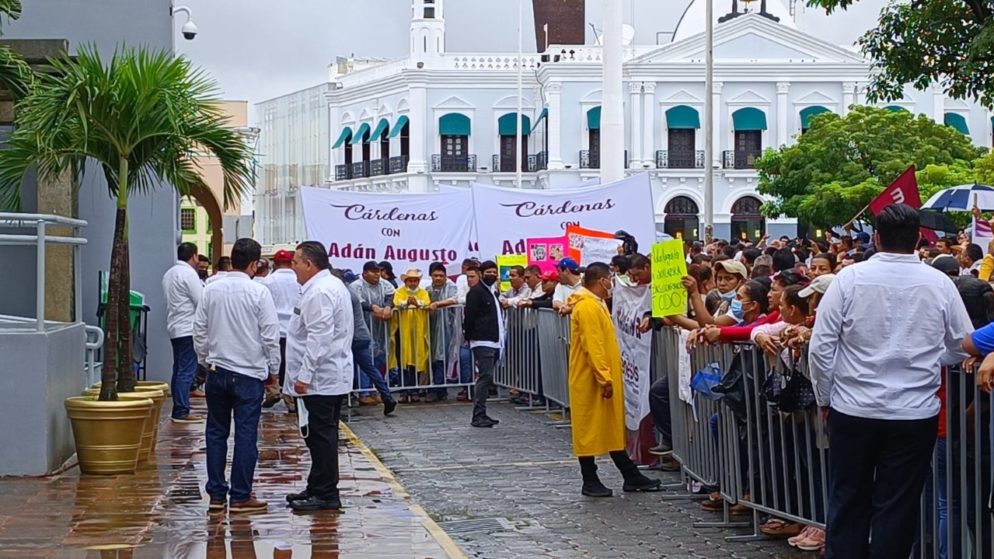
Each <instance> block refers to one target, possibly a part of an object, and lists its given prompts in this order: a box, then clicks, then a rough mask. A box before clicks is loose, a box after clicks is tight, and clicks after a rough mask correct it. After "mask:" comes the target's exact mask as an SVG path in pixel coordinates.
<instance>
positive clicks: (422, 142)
mask: <svg viewBox="0 0 994 559" xmlns="http://www.w3.org/2000/svg"><path fill="white" fill-rule="evenodd" d="M409 118H410V122H411V129H410V144H411V159H410V161H409V162H408V163H407V172H408V173H409V175H410V176H409V177H408V180H407V188H408V191H409V192H428V183H429V181H428V155H427V151H426V150H427V148H428V144H427V138H428V126H429V123H428V95H427V91H426V89H425V85H424V84H417V85H414V84H412V85H411V115H410V117H409Z"/></svg>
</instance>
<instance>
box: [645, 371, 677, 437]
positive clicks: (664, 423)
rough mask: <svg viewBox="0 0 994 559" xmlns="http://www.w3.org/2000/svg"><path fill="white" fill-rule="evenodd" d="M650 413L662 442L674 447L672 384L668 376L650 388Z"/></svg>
mask: <svg viewBox="0 0 994 559" xmlns="http://www.w3.org/2000/svg"><path fill="white" fill-rule="evenodd" d="M649 413H651V414H652V423H653V425H655V427H656V431H658V432H659V437H660V442H661V443H663V444H664V445H666V446H669V447H672V446H673V422H672V419H671V418H670V383H669V379H668V378H666V375H663V377H662V378H660V379H659V380H657V381H656V382H654V383H652V386H650V387H649Z"/></svg>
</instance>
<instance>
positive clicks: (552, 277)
mask: <svg viewBox="0 0 994 559" xmlns="http://www.w3.org/2000/svg"><path fill="white" fill-rule="evenodd" d="M542 281H559V272H555V271H553V270H549V271H548V272H545V273H544V274H542Z"/></svg>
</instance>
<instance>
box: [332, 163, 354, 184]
mask: <svg viewBox="0 0 994 559" xmlns="http://www.w3.org/2000/svg"><path fill="white" fill-rule="evenodd" d="M351 178H352V167H351V166H350V165H335V180H336V181H347V180H349V179H351Z"/></svg>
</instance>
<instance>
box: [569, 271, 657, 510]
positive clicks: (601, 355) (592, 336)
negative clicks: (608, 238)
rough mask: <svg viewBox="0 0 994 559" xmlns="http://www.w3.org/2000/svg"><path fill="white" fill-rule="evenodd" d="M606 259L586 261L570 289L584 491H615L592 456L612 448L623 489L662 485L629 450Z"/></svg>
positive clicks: (573, 403)
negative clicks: (580, 276)
mask: <svg viewBox="0 0 994 559" xmlns="http://www.w3.org/2000/svg"><path fill="white" fill-rule="evenodd" d="M611 285H612V284H611V270H610V268H608V266H607V264H604V263H601V262H594V263H593V264H590V265H589V266H587V271H586V274H585V275H584V278H583V287H582V288H581V289H579V290H577V291H576V293H574V294H572V295H571V296H570V298H569V300H568V303H567V304H569V305H570V306H571V307H572V308H573V314H572V318H571V319H570V326H571V327H572V332H571V337H570V341H571V344H570V352H569V399H570V411H571V414H570V416H571V417H570V422H571V424H572V431H573V454H575V455H576V456H577V458H579V460H580V473H581V474H582V475H583V490H582V493H583V494H584V495H587V496H588V497H610V496H611V495H612V494H613V493H612V492H611V490H610V489H608V488H607V487H604V484H603V483H601V480H600V478H599V477H597V464H596V463H595V462H594V458H595V457H596V456H598V455H601V454H610V455H611V459H612V460H613V461H614V465H615V466H617V467H618V470H620V471H621V474H622V476H624V478H625V483H624V486H623V489H624V490H625V491H659V490H660V489H661V487H660V482H659V480H658V479H650V478H648V477H646V476H644V475H642V473H641V472H639V470H638V466H636V465H635V463H634V462H632V459H631V458H629V456H628V453H627V452H625V408H624V397H623V388H622V386H623V381H622V377H621V350H620V349H619V348H618V339H617V337H616V335H615V332H614V323H613V322H611V315H610V314H609V313H608V310H607V305H606V304H605V303H604V300H605V299H607V298H609V297H610V296H611Z"/></svg>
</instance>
